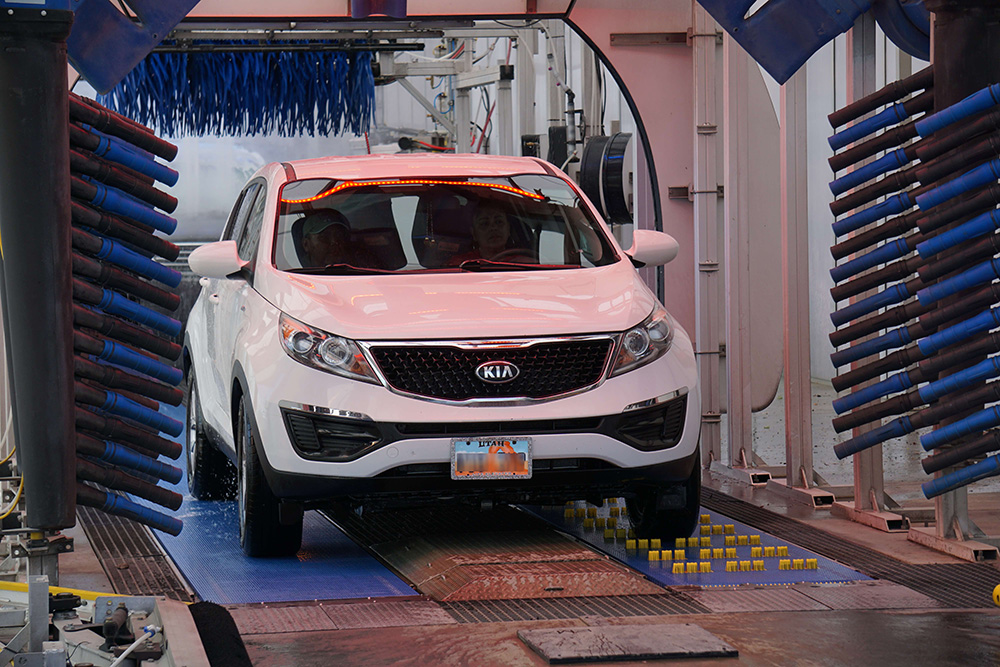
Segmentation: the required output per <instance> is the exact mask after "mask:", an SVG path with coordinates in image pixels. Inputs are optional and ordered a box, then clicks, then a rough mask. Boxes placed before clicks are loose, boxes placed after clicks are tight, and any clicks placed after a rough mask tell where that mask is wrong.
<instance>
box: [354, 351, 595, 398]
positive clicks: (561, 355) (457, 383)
mask: <svg viewBox="0 0 1000 667" xmlns="http://www.w3.org/2000/svg"><path fill="white" fill-rule="evenodd" d="M613 344H614V341H613V340H612V339H611V338H600V339H589V340H566V341H553V342H544V343H537V344H535V345H531V346H528V347H489V348H484V347H476V348H462V347H458V346H453V345H398V346H397V345H374V346H372V347H371V352H372V356H373V357H374V359H375V362H376V363H377V364H378V367H379V369H380V370H381V371H382V374H383V375H384V376H385V378H386V380H387V381H388V383H389V385H390V386H391V387H392V388H393V389H396V390H397V391H400V392H403V393H407V394H415V395H417V396H425V397H428V398H437V399H444V400H451V401H465V400H469V399H473V398H551V397H554V396H559V395H561V394H567V393H570V392H573V391H576V390H579V389H583V388H586V387H589V386H591V385H594V384H596V383H597V382H598V381H600V379H601V376H602V375H603V373H604V368H605V366H606V364H607V361H608V356H609V355H610V354H611V350H612V346H613ZM495 361H505V362H508V363H511V364H514V365H515V366H517V367H518V369H519V370H520V373H519V374H518V375H517V377H515V378H514V379H513V380H511V381H509V382H505V383H501V384H490V383H487V382H484V381H482V380H480V379H479V378H478V377H477V376H476V368H477V367H478V366H479V365H480V364H483V363H486V362H495Z"/></svg>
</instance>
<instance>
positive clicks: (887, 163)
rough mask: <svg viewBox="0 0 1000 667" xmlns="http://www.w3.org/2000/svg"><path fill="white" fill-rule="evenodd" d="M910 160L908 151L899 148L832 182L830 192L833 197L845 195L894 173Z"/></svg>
mask: <svg viewBox="0 0 1000 667" xmlns="http://www.w3.org/2000/svg"><path fill="white" fill-rule="evenodd" d="M909 161H910V160H909V158H907V157H906V151H905V150H904V149H902V148H897V149H896V150H894V151H892V152H891V153H886V154H885V155H883V156H882V157H880V158H879V159H877V160H875V161H874V162H869V163H868V164H866V165H863V166H861V167H858V168H857V169H855V170H854V171H852V172H851V173H849V174H845V175H843V176H841V177H840V178H838V179H836V180H833V181H831V182H830V191H831V192H833V196H835V197H836V196H837V195H840V194H843V193H845V192H847V191H848V190H850V189H851V188H856V187H857V186H859V185H861V184H862V183H865V182H867V181H870V180H872V179H873V178H875V177H877V176H881V175H882V174H884V173H886V172H887V171H892V170H893V169H896V168H898V167H902V166H903V165H905V164H907V163H909Z"/></svg>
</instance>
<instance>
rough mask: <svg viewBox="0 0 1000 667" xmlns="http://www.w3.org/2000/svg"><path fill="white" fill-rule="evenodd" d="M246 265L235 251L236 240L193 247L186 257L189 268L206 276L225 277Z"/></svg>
mask: <svg viewBox="0 0 1000 667" xmlns="http://www.w3.org/2000/svg"><path fill="white" fill-rule="evenodd" d="M246 265H247V262H245V261H243V260H242V259H240V256H239V253H237V252H236V241H216V242H215V243H206V244H205V245H203V246H201V247H199V248H195V249H194V250H193V251H192V252H191V255H190V256H189V257H188V266H190V267H191V270H192V271H194V272H195V273H196V274H198V275H199V276H204V277H206V278H226V277H228V276H231V275H232V274H234V273H237V272H239V271H240V270H241V269H242V268H243V267H244V266H246Z"/></svg>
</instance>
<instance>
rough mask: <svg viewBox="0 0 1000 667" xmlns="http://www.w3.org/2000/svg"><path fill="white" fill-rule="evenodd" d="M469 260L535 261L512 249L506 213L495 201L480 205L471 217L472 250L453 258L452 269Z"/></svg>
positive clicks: (521, 251) (525, 254)
mask: <svg viewBox="0 0 1000 667" xmlns="http://www.w3.org/2000/svg"><path fill="white" fill-rule="evenodd" d="M470 259H493V260H498V261H505V262H534V261H536V260H535V259H534V258H533V257H531V253H530V252H528V251H525V250H522V249H519V248H517V247H516V246H513V245H512V243H511V238H510V222H508V220H507V213H506V212H504V210H503V208H502V207H500V206H499V205H498V204H496V203H495V202H490V201H483V202H480V203H479V206H478V208H477V209H476V214H475V215H474V216H473V218H472V250H470V251H469V252H465V253H461V254H459V255H456V256H454V257H452V258H451V261H450V262H449V264H450V265H452V266H458V265H459V264H461V263H462V262H465V261H467V260H470Z"/></svg>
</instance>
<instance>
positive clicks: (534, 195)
mask: <svg viewBox="0 0 1000 667" xmlns="http://www.w3.org/2000/svg"><path fill="white" fill-rule="evenodd" d="M366 185H469V186H473V187H477V188H493V189H494V190H503V191H504V192H511V193H513V194H516V195H521V196H522V197H530V198H531V199H538V200H541V199H545V197H544V195H540V194H538V193H536V192H528V191H527V190H522V189H521V188H515V187H513V186H510V185H501V184H499V183H477V182H475V181H436V180H430V179H407V180H393V181H344V182H343V183H338V184H337V185H335V186H334V187H332V188H330V189H329V190H326V191H324V192H321V193H319V194H318V195H316V196H315V197H308V198H306V199H285V198H284V197H282V199H281V203H282V204H305V203H307V202H311V201H316V200H317V199H323V198H324V197H329V196H330V195H332V194H335V193H337V192H340V191H341V190H346V189H347V188H360V187H364V186H366Z"/></svg>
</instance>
